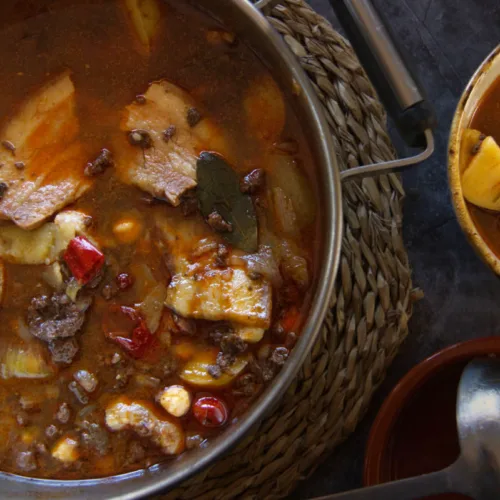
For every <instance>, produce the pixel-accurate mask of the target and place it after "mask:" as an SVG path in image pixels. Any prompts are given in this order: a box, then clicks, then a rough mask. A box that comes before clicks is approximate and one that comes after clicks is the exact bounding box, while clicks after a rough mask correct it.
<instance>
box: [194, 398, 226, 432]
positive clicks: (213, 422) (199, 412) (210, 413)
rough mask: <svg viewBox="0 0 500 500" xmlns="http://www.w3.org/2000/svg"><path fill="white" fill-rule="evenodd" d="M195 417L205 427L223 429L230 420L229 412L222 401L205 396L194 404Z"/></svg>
mask: <svg viewBox="0 0 500 500" xmlns="http://www.w3.org/2000/svg"><path fill="white" fill-rule="evenodd" d="M193 415H194V418H196V420H198V422H199V423H200V424H201V425H203V426H204V427H222V426H223V425H224V424H225V423H226V422H227V420H228V418H229V411H228V409H227V406H226V403H224V401H222V400H221V399H219V398H216V397H215V396H204V397H201V398H199V399H197V400H196V402H195V403H194V405H193Z"/></svg>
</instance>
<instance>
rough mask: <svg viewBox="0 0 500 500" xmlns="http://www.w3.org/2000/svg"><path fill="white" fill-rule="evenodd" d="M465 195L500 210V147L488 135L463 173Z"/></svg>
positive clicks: (470, 200) (482, 204)
mask: <svg viewBox="0 0 500 500" xmlns="http://www.w3.org/2000/svg"><path fill="white" fill-rule="evenodd" d="M462 190H463V193H464V197H465V199H466V200H467V201H469V202H470V203H473V204H474V205H477V206H478V207H481V208H487V209H489V210H500V147H499V146H498V144H497V143H496V142H495V140H494V139H493V137H486V139H484V141H483V142H482V144H481V147H480V148H479V151H478V152H477V153H476V154H475V155H474V156H473V158H472V160H471V162H470V164H469V167H468V168H467V169H466V170H465V171H464V173H463V175H462Z"/></svg>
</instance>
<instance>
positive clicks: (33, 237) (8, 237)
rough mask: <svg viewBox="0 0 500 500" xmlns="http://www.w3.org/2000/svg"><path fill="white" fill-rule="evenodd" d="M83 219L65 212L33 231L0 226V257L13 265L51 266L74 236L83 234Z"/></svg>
mask: <svg viewBox="0 0 500 500" xmlns="http://www.w3.org/2000/svg"><path fill="white" fill-rule="evenodd" d="M85 218H86V215H85V214H84V213H82V212H77V211H73V210H68V211H66V212H62V213H60V214H59V215H58V216H57V217H56V218H55V220H54V222H48V223H46V224H44V225H43V226H41V227H39V228H38V229H35V230H33V231H25V230H24V229H21V228H19V227H17V226H13V225H7V226H0V257H2V258H4V259H5V260H7V261H8V262H13V263H15V264H47V265H48V264H51V263H52V262H54V261H55V260H56V258H57V256H58V255H59V253H60V252H62V251H63V250H64V249H65V248H66V247H67V246H68V243H69V242H70V240H72V239H73V238H74V237H75V236H76V235H77V234H82V233H84V232H85Z"/></svg>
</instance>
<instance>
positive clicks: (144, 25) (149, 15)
mask: <svg viewBox="0 0 500 500" xmlns="http://www.w3.org/2000/svg"><path fill="white" fill-rule="evenodd" d="M124 2H125V7H126V9H127V13H128V15H129V17H130V20H131V21H132V26H133V27H134V30H135V32H136V34H137V37H138V38H139V40H140V42H141V44H142V45H143V46H144V48H145V49H146V50H147V51H148V52H149V51H150V50H151V46H152V43H153V40H154V38H155V36H156V34H157V33H158V28H159V25H160V17H161V12H160V5H159V2H158V0H124Z"/></svg>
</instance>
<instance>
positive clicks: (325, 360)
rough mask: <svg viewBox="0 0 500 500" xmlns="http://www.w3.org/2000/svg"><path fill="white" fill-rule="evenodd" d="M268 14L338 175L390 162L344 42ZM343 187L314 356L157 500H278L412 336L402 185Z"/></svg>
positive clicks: (305, 19)
mask: <svg viewBox="0 0 500 500" xmlns="http://www.w3.org/2000/svg"><path fill="white" fill-rule="evenodd" d="M268 14H270V15H269V16H268V20H269V22H270V23H271V24H272V25H273V26H274V27H275V28H276V29H277V30H278V31H279V32H280V33H281V34H282V35H283V37H284V39H285V41H286V42H287V43H288V45H289V46H290V47H291V49H292V50H293V52H294V53H295V54H296V56H297V57H298V58H299V60H300V62H301V64H302V67H303V68H304V69H305V71H306V72H307V74H308V75H309V76H310V78H311V80H312V82H313V85H314V88H315V90H316V92H317V93H318V95H319V97H320V99H321V102H322V103H323V105H324V106H325V109H326V111H327V118H328V121H329V124H330V128H331V132H332V135H333V138H334V141H335V150H336V152H337V160H338V163H339V166H340V168H341V169H346V168H350V167H355V166H358V165H363V164H368V163H373V162H381V161H384V160H390V159H393V158H394V152H393V149H392V146H391V142H390V139H389V137H388V136H387V132H386V128H385V121H386V116H385V112H384V109H383V108H382V106H381V104H380V102H379V101H378V99H377V96H376V94H375V92H374V90H373V88H372V87H371V85H370V83H369V81H368V79H367V77H366V75H365V74H364V72H363V70H362V69H361V67H360V65H359V62H358V60H357V59H356V56H355V55H354V53H353V51H352V49H351V47H350V46H349V45H348V43H347V42H346V41H345V40H344V38H342V36H340V35H339V34H338V33H337V32H336V31H334V30H333V28H332V26H331V25H330V24H329V23H328V22H327V21H326V20H325V19H324V18H323V17H321V16H319V15H318V14H316V13H315V12H314V11H313V10H312V9H311V8H310V7H309V6H308V5H307V4H306V3H305V2H304V1H303V0H283V2H282V3H281V4H280V5H279V6H277V7H275V8H274V9H273V10H272V11H271V12H268ZM343 188H344V192H343V206H344V224H345V229H344V238H343V242H342V259H341V264H340V269H339V275H338V279H337V285H336V289H335V293H334V295H333V298H332V303H331V309H330V311H329V313H328V315H327V317H326V319H325V322H324V325H323V328H322V331H321V335H320V337H319V340H318V342H317V343H316V345H315V347H314V350H313V352H312V353H311V354H310V355H309V357H308V358H307V359H306V361H305V363H304V365H303V366H302V368H301V370H300V372H299V375H298V376H297V378H296V380H295V381H294V382H293V383H292V385H291V387H290V389H289V391H288V393H287V394H286V395H285V396H284V397H283V400H282V402H281V404H280V405H279V406H278V407H277V408H276V411H275V412H274V414H272V415H271V416H269V417H268V418H266V419H265V420H263V421H262V422H261V423H260V425H259V426H258V427H257V428H255V429H254V431H253V432H252V434H251V435H250V436H248V437H247V438H246V439H245V440H244V441H243V442H242V443H240V445H239V446H238V447H237V448H236V449H235V450H233V451H232V452H231V453H229V454H228V455H227V456H225V457H224V458H222V459H221V460H219V461H218V462H216V463H215V465H213V466H211V467H210V468H208V469H206V470H204V471H203V472H202V473H200V474H198V475H197V476H195V477H193V478H192V479H190V480H188V481H186V482H185V483H183V484H182V485H181V486H180V487H178V488H177V489H175V490H173V491H171V492H169V493H168V494H166V495H163V496H162V497H161V498H162V499H163V500H171V499H189V500H192V499H210V500H212V499H214V500H215V499H232V498H238V499H259V500H261V499H273V498H282V497H284V496H286V495H287V494H288V493H290V492H291V491H292V490H293V488H294V487H295V486H296V484H297V482H298V481H299V480H301V479H304V478H306V477H307V476H308V475H310V474H311V473H312V472H313V471H314V469H315V468H316V467H317V465H319V463H320V462H321V461H322V460H323V459H324V458H325V457H326V456H327V455H328V454H329V453H330V452H331V451H332V449H333V448H334V447H335V446H337V445H338V444H339V443H341V442H342V441H344V440H345V439H346V438H347V436H349V434H351V433H352V432H353V431H354V429H355V427H356V425H357V424H358V422H359V421H360V419H361V418H362V417H363V415H364V413H365V411H366V409H367V407H368V404H369V403H370V400H371V398H372V396H373V393H374V391H375V389H376V388H377V387H378V385H379V384H380V383H381V382H382V380H383V378H384V375H385V370H386V368H387V367H388V366H389V364H390V363H391V362H392V360H393V358H394V356H395V355H396V353H397V351H398V348H399V346H400V345H401V343H402V342H403V340H404V339H405V337H406V335H407V334H408V326H407V325H408V319H409V317H410V315H411V304H412V300H413V294H412V283H411V272H410V269H409V264H408V257H407V254H406V251H405V249H404V246H403V241H402V237H401V225H402V210H401V203H402V199H403V196H404V191H403V187H402V185H401V182H400V180H399V178H398V177H397V176H396V175H394V174H389V175H381V176H379V177H376V178H365V179H363V180H362V181H359V180H357V181H349V182H347V183H345V184H344V186H343Z"/></svg>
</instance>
